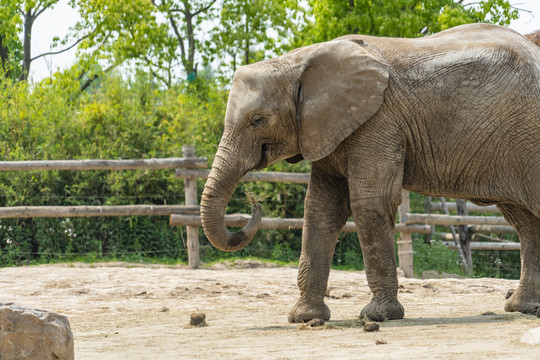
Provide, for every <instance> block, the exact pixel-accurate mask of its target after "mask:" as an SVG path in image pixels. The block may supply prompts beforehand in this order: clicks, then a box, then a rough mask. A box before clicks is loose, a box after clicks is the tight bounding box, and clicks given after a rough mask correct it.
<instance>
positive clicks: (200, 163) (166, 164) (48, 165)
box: [0, 158, 208, 171]
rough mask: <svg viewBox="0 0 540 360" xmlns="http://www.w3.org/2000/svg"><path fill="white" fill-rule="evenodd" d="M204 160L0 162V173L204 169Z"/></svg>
mask: <svg viewBox="0 0 540 360" xmlns="http://www.w3.org/2000/svg"><path fill="white" fill-rule="evenodd" d="M207 166H208V160H207V159H206V158H167V159H135V160H100V159H97V160H36V161H0V171H18V170H23V171H30V170H76V171H80V170H136V169H175V168H179V167H183V168H193V169H196V168H206V167H207Z"/></svg>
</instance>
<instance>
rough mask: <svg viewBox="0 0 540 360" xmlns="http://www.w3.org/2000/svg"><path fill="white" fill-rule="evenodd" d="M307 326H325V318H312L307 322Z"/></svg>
mask: <svg viewBox="0 0 540 360" xmlns="http://www.w3.org/2000/svg"><path fill="white" fill-rule="evenodd" d="M306 325H307V326H309V327H318V326H323V325H324V320H323V319H313V320H310V321H308V322H307V323H306Z"/></svg>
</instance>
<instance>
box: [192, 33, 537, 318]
mask: <svg viewBox="0 0 540 360" xmlns="http://www.w3.org/2000/svg"><path fill="white" fill-rule="evenodd" d="M301 157H303V158H305V159H306V160H308V161H312V162H313V163H312V171H311V181H310V184H309V188H308V193H307V195H306V199H305V215H304V217H305V224H304V229H303V236H302V253H301V256H300V266H299V270H298V286H299V288H300V298H299V300H298V302H297V303H296V305H295V306H294V307H293V309H292V311H291V313H290V315H289V321H291V322H298V321H306V320H309V319H313V318H321V319H329V318H330V311H329V309H328V307H327V306H326V305H325V303H324V293H325V290H326V286H327V281H328V274H329V270H330V263H331V259H332V255H333V252H334V247H335V244H336V241H337V238H338V234H339V231H340V229H341V228H342V226H343V225H344V224H345V222H346V220H347V217H348V216H349V215H350V214H352V215H353V216H354V220H355V221H356V223H357V225H358V228H359V230H358V237H359V240H360V245H361V247H362V253H363V256H364V264H365V266H366V276H367V281H368V285H369V287H370V289H371V291H372V292H373V298H372V300H371V302H370V303H369V304H368V305H367V306H365V307H364V309H363V310H362V314H366V315H372V314H374V313H376V312H379V313H382V314H384V315H385V316H386V317H387V318H388V319H400V318H403V315H404V311H403V307H402V306H401V304H400V303H399V302H398V300H397V289H398V282H397V277H396V261H395V256H394V220H395V215H396V210H397V207H398V205H399V204H400V202H401V190H402V188H404V189H408V190H411V191H415V192H418V193H421V194H425V195H430V196H448V197H457V198H466V199H469V200H471V201H473V202H474V203H476V204H480V205H487V204H496V205H497V206H498V208H499V209H500V210H501V211H502V213H503V214H504V216H505V218H506V219H507V220H508V222H509V223H511V224H512V225H513V226H514V227H515V228H516V229H517V231H518V233H519V237H520V239H521V246H522V247H521V265H522V268H521V280H520V285H519V288H518V289H517V290H516V291H515V292H514V294H513V295H512V297H511V298H510V299H509V300H508V301H507V303H506V306H505V310H506V311H521V312H531V311H533V310H534V309H535V308H536V307H537V306H539V305H540V49H539V48H538V47H536V46H535V45H534V44H533V43H532V42H530V41H529V40H527V39H525V38H524V37H522V36H521V35H519V34H517V33H515V32H513V31H512V30H509V29H505V28H502V27H498V26H495V25H486V24H472V25H465V26H460V27H456V28H453V29H450V30H447V31H444V32H441V33H439V34H436V35H433V36H429V37H424V38H419V39H395V38H378V37H370V36H358V35H354V36H345V37H342V38H339V39H336V40H334V41H330V42H326V43H321V44H315V45H312V46H307V47H304V48H300V49H297V50H295V51H292V52H291V53H288V54H286V55H283V56H281V57H278V58H276V59H272V60H268V61H263V62H260V63H257V64H253V65H249V66H245V67H241V68H239V69H238V70H237V71H236V74H235V76H234V82H233V85H232V88H231V92H230V96H229V102H228V105H227V112H226V118H225V131H224V134H223V137H222V139H221V143H220V145H219V149H218V152H217V154H216V157H215V161H214V164H213V166H212V170H211V172H210V177H209V179H208V182H207V183H206V187H205V189H204V192H203V196H202V202H201V214H202V221H203V226H204V230H205V232H206V235H207V236H208V239H209V240H210V241H211V242H212V243H213V244H214V245H215V246H216V247H217V248H219V249H222V250H224V251H234V250H238V249H241V248H242V247H244V246H246V245H247V243H248V242H249V241H250V240H251V238H252V237H253V236H254V234H255V232H256V231H257V228H258V224H259V221H260V217H261V211H260V207H259V206H258V205H255V206H254V210H253V217H252V220H251V221H250V222H249V223H248V224H247V225H246V227H245V228H244V229H243V230H241V231H240V232H238V233H235V234H232V233H230V232H229V231H227V230H226V228H225V226H224V223H223V217H224V213H225V209H226V206H227V203H228V201H229V199H230V197H231V194H232V193H233V191H234V189H235V187H236V185H237V183H238V181H239V179H240V178H241V177H242V176H243V175H244V174H245V173H246V172H248V171H250V170H253V169H261V168H264V167H267V166H268V165H270V164H272V163H274V162H276V161H279V160H283V159H288V160H290V161H293V160H294V161H297V160H299V159H301Z"/></svg>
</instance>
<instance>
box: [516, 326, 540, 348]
mask: <svg viewBox="0 0 540 360" xmlns="http://www.w3.org/2000/svg"><path fill="white" fill-rule="evenodd" d="M521 342H522V343H525V344H531V345H540V327H537V328H534V329H530V330H529V331H527V332H525V333H524V334H523V336H521Z"/></svg>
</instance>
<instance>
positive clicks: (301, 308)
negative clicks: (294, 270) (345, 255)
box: [289, 163, 350, 323]
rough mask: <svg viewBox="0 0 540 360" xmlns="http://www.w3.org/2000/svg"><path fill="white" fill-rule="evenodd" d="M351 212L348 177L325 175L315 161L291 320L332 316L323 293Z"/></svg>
mask: <svg viewBox="0 0 540 360" xmlns="http://www.w3.org/2000/svg"><path fill="white" fill-rule="evenodd" d="M349 213H350V207H349V193H348V190H347V181H346V180H345V179H342V178H335V177H332V176H325V175H324V174H322V173H321V172H320V171H319V170H318V168H317V165H316V164H315V163H314V164H313V168H312V171H311V181H310V184H309V188H308V193H307V195H306V201H305V212H304V229H303V232H302V253H301V255H300V264H299V267H298V287H299V288H300V298H299V299H298V301H297V303H296V305H295V306H294V307H293V309H292V310H291V312H290V313H289V322H292V323H295V322H304V321H309V320H312V319H323V320H329V319H330V310H329V309H328V306H326V304H325V303H324V295H325V293H326V287H327V284H328V276H329V274H330V265H331V263H332V256H333V254H334V248H335V246H336V242H337V239H338V235H339V232H340V230H341V228H342V227H343V226H344V225H345V222H346V221H347V217H348V216H349Z"/></svg>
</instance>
